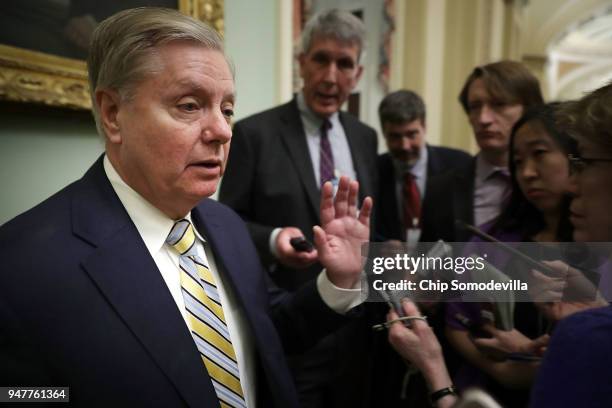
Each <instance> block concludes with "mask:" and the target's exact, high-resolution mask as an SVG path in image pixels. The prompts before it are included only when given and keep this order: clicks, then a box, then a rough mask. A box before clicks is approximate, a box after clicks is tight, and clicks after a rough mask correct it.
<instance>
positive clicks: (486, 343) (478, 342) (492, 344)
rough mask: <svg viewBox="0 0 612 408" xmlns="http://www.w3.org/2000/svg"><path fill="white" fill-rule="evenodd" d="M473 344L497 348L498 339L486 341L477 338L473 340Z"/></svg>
mask: <svg viewBox="0 0 612 408" xmlns="http://www.w3.org/2000/svg"><path fill="white" fill-rule="evenodd" d="M472 342H473V343H474V344H475V345H476V346H478V347H484V348H495V345H496V342H497V340H496V339H486V338H483V337H476V338H473V339H472Z"/></svg>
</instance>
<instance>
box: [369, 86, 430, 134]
mask: <svg viewBox="0 0 612 408" xmlns="http://www.w3.org/2000/svg"><path fill="white" fill-rule="evenodd" d="M425 113H426V111H425V103H424V102H423V99H421V97H420V96H419V95H418V94H417V93H415V92H413V91H409V90H406V89H401V90H399V91H395V92H392V93H390V94H389V95H387V96H385V97H384V99H383V100H382V101H381V102H380V105H378V116H379V118H380V124H381V125H382V126H384V125H385V123H393V124H403V123H406V122H413V121H415V120H417V119H420V120H421V123H422V124H425Z"/></svg>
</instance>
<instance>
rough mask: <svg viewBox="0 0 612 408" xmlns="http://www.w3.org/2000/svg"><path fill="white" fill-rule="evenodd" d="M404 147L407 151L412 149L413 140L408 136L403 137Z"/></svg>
mask: <svg viewBox="0 0 612 408" xmlns="http://www.w3.org/2000/svg"><path fill="white" fill-rule="evenodd" d="M402 149H403V150H405V151H407V152H410V151H412V140H410V138H408V137H403V138H402Z"/></svg>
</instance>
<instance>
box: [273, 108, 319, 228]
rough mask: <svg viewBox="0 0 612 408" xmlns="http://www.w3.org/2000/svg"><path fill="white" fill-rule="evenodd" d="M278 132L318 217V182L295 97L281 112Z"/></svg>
mask: <svg viewBox="0 0 612 408" xmlns="http://www.w3.org/2000/svg"><path fill="white" fill-rule="evenodd" d="M280 134H281V140H282V141H283V143H284V144H285V147H286V148H287V151H288V152H289V156H291V161H292V162H293V163H294V165H295V168H296V170H297V172H298V175H299V179H300V182H301V183H302V186H303V187H304V190H306V195H307V196H308V201H309V202H310V205H311V206H312V209H313V211H314V214H316V216H317V219H318V214H319V203H320V199H321V198H320V193H319V188H318V183H317V181H316V180H315V174H314V171H313V169H312V159H311V158H310V150H308V144H307V142H306V134H305V133H304V127H303V126H302V119H301V117H300V113H299V111H298V108H297V101H296V100H295V98H294V99H293V100H292V101H291V102H289V103H288V104H286V105H285V106H284V109H283V112H282V113H281V129H280Z"/></svg>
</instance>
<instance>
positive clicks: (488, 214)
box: [474, 154, 511, 225]
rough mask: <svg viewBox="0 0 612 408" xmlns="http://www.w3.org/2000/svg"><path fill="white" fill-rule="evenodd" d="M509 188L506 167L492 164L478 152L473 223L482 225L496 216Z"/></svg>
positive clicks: (508, 175)
mask: <svg viewBox="0 0 612 408" xmlns="http://www.w3.org/2000/svg"><path fill="white" fill-rule="evenodd" d="M510 190H511V184H510V174H509V173H508V168H507V167H499V166H493V165H492V164H490V163H489V162H487V161H486V160H484V159H483V158H482V155H480V154H478V155H477V156H476V178H475V180H474V224H475V225H482V224H484V223H486V222H488V221H491V220H492V219H494V218H496V217H497V216H498V215H499V214H500V212H501V209H502V206H503V203H504V200H505V199H506V197H507V196H508V194H509V193H510Z"/></svg>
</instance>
